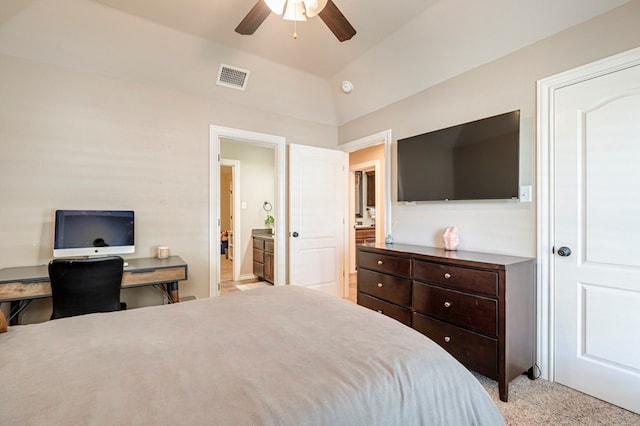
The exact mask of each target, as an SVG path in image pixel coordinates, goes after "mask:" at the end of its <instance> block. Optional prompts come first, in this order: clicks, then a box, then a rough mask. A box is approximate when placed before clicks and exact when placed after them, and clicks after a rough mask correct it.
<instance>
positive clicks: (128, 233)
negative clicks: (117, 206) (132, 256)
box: [53, 210, 135, 257]
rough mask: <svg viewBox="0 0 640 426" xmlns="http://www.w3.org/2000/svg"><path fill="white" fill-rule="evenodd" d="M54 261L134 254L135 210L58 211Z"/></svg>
mask: <svg viewBox="0 0 640 426" xmlns="http://www.w3.org/2000/svg"><path fill="white" fill-rule="evenodd" d="M54 222H55V223H54V235H53V257H74V256H103V255H114V254H126V253H134V252H135V240H134V213H133V211H132V210H56V213H55V219H54Z"/></svg>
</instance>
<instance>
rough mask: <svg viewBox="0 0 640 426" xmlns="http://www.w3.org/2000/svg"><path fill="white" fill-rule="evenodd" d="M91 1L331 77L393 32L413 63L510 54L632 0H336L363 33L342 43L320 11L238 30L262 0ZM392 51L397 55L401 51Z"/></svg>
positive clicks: (272, 19) (388, 52)
mask: <svg viewBox="0 0 640 426" xmlns="http://www.w3.org/2000/svg"><path fill="white" fill-rule="evenodd" d="M92 1H95V2H98V3H102V4H104V5H107V6H110V7H113V8H115V9H118V10H121V11H124V12H126V13H130V14H132V15H136V16H139V17H140V18H143V19H146V20H149V21H153V22H156V23H159V24H162V25H165V26H167V27H171V28H174V29H176V30H179V31H183V32H186V33H191V34H193V35H196V36H199V37H203V38H206V39H209V40H212V41H214V42H217V43H220V44H223V45H226V46H229V47H233V48H236V49H240V50H243V51H247V52H250V53H253V54H256V55H259V56H263V57H265V58H268V59H270V60H272V61H275V62H278V63H281V64H285V65H287V66H290V67H293V68H297V69H300V70H303V71H306V72H309V73H312V74H315V75H318V76H320V77H324V78H330V77H332V76H334V75H336V74H337V73H338V72H339V71H340V70H342V69H344V68H345V67H346V66H347V65H348V64H349V63H351V62H353V61H355V60H357V59H358V58H360V57H361V56H362V55H364V54H365V53H366V52H368V51H370V50H371V49H373V48H375V47H376V46H379V45H380V44H381V42H382V41H383V40H385V39H387V38H389V37H390V36H392V35H394V34H395V35H396V36H399V37H400V38H401V39H402V40H403V42H404V43H403V44H401V45H399V46H398V45H396V46H395V48H396V49H398V48H399V49H402V50H405V51H406V52H407V53H409V55H406V56H405V57H404V59H412V60H413V61H424V60H434V59H435V58H429V57H426V58H425V57H421V56H420V55H419V54H417V55H412V54H411V52H414V51H415V52H416V53H419V52H420V51H422V50H423V49H422V47H421V46H424V45H433V44H437V45H440V46H448V47H450V48H456V47H457V45H459V44H461V43H463V44H472V45H474V48H475V49H480V50H483V49H491V50H495V51H498V52H499V53H501V54H507V53H510V52H509V51H510V50H513V49H514V48H518V47H520V44H521V43H523V42H526V43H531V42H535V41H537V40H540V39H542V38H545V37H548V36H550V35H552V34H553V33H556V32H558V31H561V30H563V29H565V28H567V27H570V26H573V25H575V24H577V23H579V22H582V21H585V20H587V19H590V18H592V17H593V16H596V15H598V14H601V13H603V12H605V11H607V10H609V9H612V8H614V7H617V6H619V5H621V4H623V3H625V2H627V1H628V0H562V1H557V0H517V1H513V0H393V1H389V0H334V3H335V4H336V5H337V6H338V8H339V9H340V10H341V11H342V13H343V14H344V15H345V16H346V17H347V19H348V20H349V21H350V22H351V24H352V25H353V26H354V27H355V29H356V31H357V34H356V36H355V37H353V38H352V39H351V40H349V41H346V42H343V43H340V42H338V41H337V40H336V38H335V37H334V36H333V34H332V33H331V32H330V31H329V29H328V28H327V27H326V26H325V25H324V23H323V22H322V21H321V20H320V19H319V18H318V17H315V18H311V19H309V20H308V21H307V22H302V23H298V24H297V33H298V38H297V39H296V40H294V39H293V37H292V35H293V31H294V24H293V22H291V21H284V20H283V19H282V18H281V17H279V16H277V15H273V14H272V15H270V16H269V17H267V19H266V20H265V22H264V23H263V24H262V25H261V26H260V27H259V28H258V30H257V31H256V33H255V34H254V35H251V36H243V35H240V34H237V33H236V32H235V31H234V28H235V27H236V26H237V25H238V23H239V22H240V21H241V20H242V18H243V17H244V16H245V15H246V14H247V13H248V12H249V10H250V9H251V8H252V7H253V5H254V4H255V2H256V1H260V0H179V1H157V0H92ZM496 34H502V35H501V36H500V37H498V38H496V37H495V36H496ZM487 43H490V44H491V46H487ZM385 53H387V54H388V55H389V56H393V57H395V53H397V52H391V51H386V52H385ZM383 60H384V59H383ZM468 60H469V61H473V60H474V58H473V57H469V59H468ZM471 65H474V64H471V63H470V66H471ZM405 66H407V67H410V66H412V64H411V63H406V64H405ZM471 67H472V66H471Z"/></svg>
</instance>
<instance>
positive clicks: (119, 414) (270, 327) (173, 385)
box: [0, 287, 503, 425]
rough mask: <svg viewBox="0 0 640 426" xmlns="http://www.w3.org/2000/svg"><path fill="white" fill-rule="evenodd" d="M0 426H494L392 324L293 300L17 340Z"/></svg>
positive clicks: (276, 293)
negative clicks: (162, 425)
mask: <svg viewBox="0 0 640 426" xmlns="http://www.w3.org/2000/svg"><path fill="white" fill-rule="evenodd" d="M0 381H1V384H2V393H1V396H0V422H1V423H2V424H3V425H29V424H32V425H74V424H77V425H90V424H91V425H126V424H136V425H142V424H153V425H161V424H184V425H205V424H206V425H481V424H482V425H494V424H503V421H502V418H501V416H500V414H499V413H498V410H497V409H496V407H495V405H494V403H493V402H492V401H491V399H490V398H489V396H488V395H487V394H486V392H485V390H484V389H483V388H482V386H481V385H480V384H479V383H478V381H477V380H476V379H475V378H474V377H473V376H472V375H471V374H470V373H469V372H468V371H467V370H465V368H464V367H462V366H461V365H460V364H459V363H458V362H457V361H455V360H454V359H453V358H451V357H450V356H449V355H448V354H447V353H446V352H444V351H443V350H442V349H441V348H440V347H439V346H438V345H436V344H435V343H433V342H432V341H430V340H429V339H427V338H426V337H424V336H422V335H421V334H419V333H417V332H415V331H414V330H412V329H410V328H408V327H405V326H402V325H401V324H399V323H397V322H396V321H394V320H392V319H390V318H388V317H385V316H383V315H380V314H377V313H375V312H373V311H370V310H367V309H365V308H362V307H360V306H357V305H354V304H351V303H349V302H346V301H343V300H340V299H337V298H334V297H331V296H327V295H324V294H321V293H318V292H316V291H313V290H307V289H303V288H298V287H273V288H264V289H257V290H251V291H246V292H238V293H235V294H232V295H228V296H224V297H218V298H213V299H201V300H195V301H191V302H186V303H180V304H175V305H165V306H156V307H149V308H143V309H132V310H128V311H121V312H112V313H102V314H92V315H85V316H80V317H74V318H65V319H59V320H55V321H49V322H46V323H43V324H35V325H25V326H15V327H11V328H10V329H9V332H7V333H4V334H0Z"/></svg>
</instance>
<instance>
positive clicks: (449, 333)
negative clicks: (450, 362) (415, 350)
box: [413, 312, 498, 379]
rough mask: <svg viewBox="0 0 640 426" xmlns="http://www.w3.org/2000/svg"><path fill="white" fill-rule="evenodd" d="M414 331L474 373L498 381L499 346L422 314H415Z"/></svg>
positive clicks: (470, 332)
mask: <svg viewBox="0 0 640 426" xmlns="http://www.w3.org/2000/svg"><path fill="white" fill-rule="evenodd" d="M413 328H414V329H416V330H418V331H419V332H421V333H422V334H424V335H425V336H427V337H429V338H430V339H431V340H433V341H434V342H436V343H437V344H439V345H440V346H442V347H443V348H444V349H445V350H446V351H447V352H449V353H450V354H451V355H453V357H454V358H456V359H457V360H458V361H460V362H461V363H462V364H464V365H465V366H467V367H468V368H470V369H471V370H473V371H476V372H478V373H480V374H483V375H485V376H487V377H489V378H492V379H497V377H498V342H497V340H496V339H492V338H489V337H485V336H482V335H480V334H476V333H474V332H472V331H468V330H465V329H462V328H460V327H456V326H454V325H450V324H447V323H444V322H441V321H438V320H435V319H432V318H429V317H426V316H424V315H422V314H419V313H418V312H415V313H414V314H413Z"/></svg>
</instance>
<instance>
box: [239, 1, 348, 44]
mask: <svg viewBox="0 0 640 426" xmlns="http://www.w3.org/2000/svg"><path fill="white" fill-rule="evenodd" d="M271 12H273V13H275V14H277V15H283V18H284V19H287V20H292V21H306V20H307V18H312V17H314V16H316V15H318V16H319V17H320V19H322V21H323V22H324V23H325V25H326V26H327V27H329V29H330V30H331V32H332V33H333V34H334V35H335V36H336V37H337V39H338V40H340V41H341V42H342V41H347V40H349V39H351V37H353V36H354V35H356V30H355V28H353V26H352V25H351V24H350V23H349V21H348V20H347V18H345V17H344V15H343V14H342V12H340V10H339V9H338V7H337V6H336V5H335V4H334V3H333V1H332V0H258V2H257V3H256V4H255V5H254V6H253V8H252V9H251V10H250V11H249V13H248V14H247V16H245V17H244V19H243V20H242V21H241V22H240V24H238V26H237V27H236V32H237V33H239V34H243V35H251V34H253V33H254V32H255V31H256V30H257V29H258V27H259V26H260V25H261V24H262V23H263V22H264V20H265V19H267V16H269V14H270V13H271ZM295 36H296V35H295V34H294V37H295Z"/></svg>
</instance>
